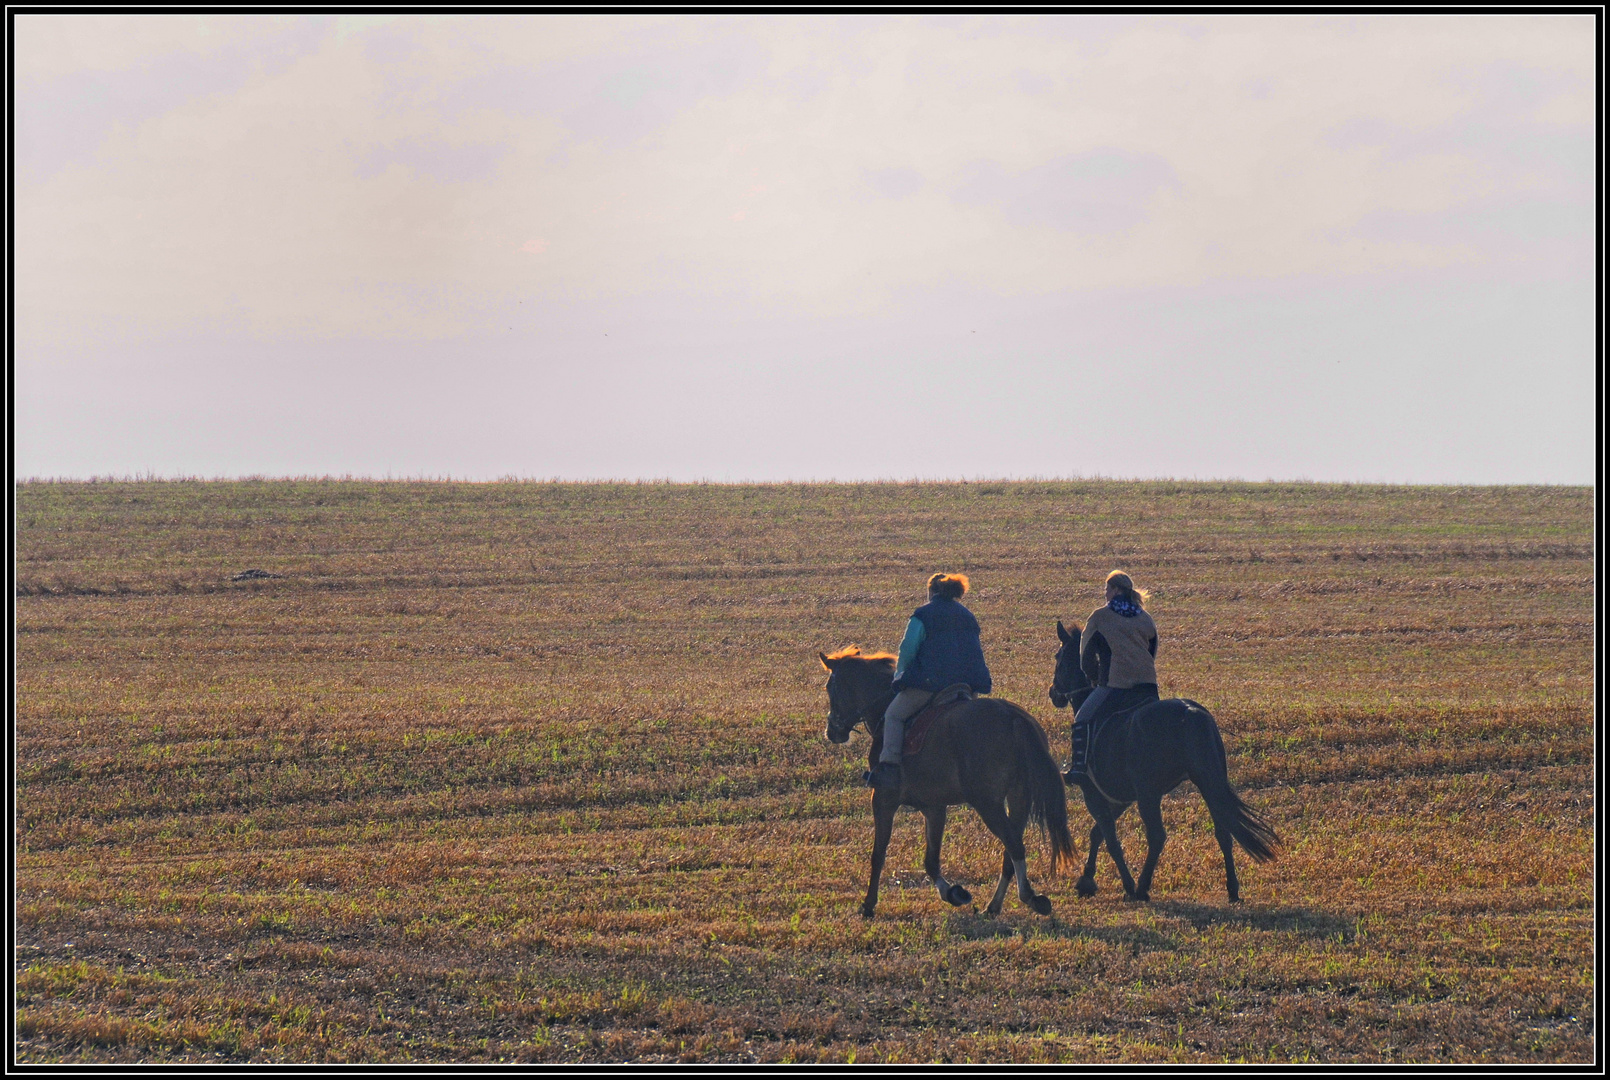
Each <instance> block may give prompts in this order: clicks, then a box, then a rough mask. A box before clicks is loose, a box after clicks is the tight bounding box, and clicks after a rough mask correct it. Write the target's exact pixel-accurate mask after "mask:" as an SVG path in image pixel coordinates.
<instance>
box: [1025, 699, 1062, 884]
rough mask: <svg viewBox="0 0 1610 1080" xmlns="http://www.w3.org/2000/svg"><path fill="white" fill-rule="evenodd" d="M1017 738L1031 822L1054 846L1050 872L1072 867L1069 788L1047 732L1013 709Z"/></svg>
mask: <svg viewBox="0 0 1610 1080" xmlns="http://www.w3.org/2000/svg"><path fill="white" fill-rule="evenodd" d="M1012 710H1013V714H1014V715H1013V718H1012V719H1013V724H1012V727H1013V731H1014V734H1015V735H1016V738H1017V764H1018V770H1019V773H1020V775H1022V776H1023V778H1024V782H1025V785H1026V786H1027V788H1028V792H1029V823H1030V824H1033V825H1038V826H1039V827H1040V832H1041V834H1042V835H1043V836H1044V837H1045V838H1046V840H1047V842H1049V843H1050V845H1051V873H1052V875H1053V876H1054V875H1055V874H1056V872H1057V869H1058V868H1059V867H1062V866H1069V867H1071V866H1073V865H1074V864H1075V863H1076V861H1077V859H1076V857H1075V855H1074V851H1073V836H1072V834H1071V833H1069V832H1068V789H1067V786H1066V785H1065V784H1063V782H1062V773H1061V772H1059V771H1058V770H1057V762H1056V759H1055V758H1053V757H1052V756H1051V745H1050V743H1048V742H1047V741H1046V738H1045V729H1044V728H1042V727H1041V726H1040V722H1039V721H1038V720H1036V719H1035V718H1034V717H1033V716H1032V715H1031V714H1030V713H1029V712H1028V711H1027V710H1025V709H1022V708H1019V707H1018V706H1016V705H1013V706H1012Z"/></svg>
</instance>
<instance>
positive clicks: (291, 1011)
mask: <svg viewBox="0 0 1610 1080" xmlns="http://www.w3.org/2000/svg"><path fill="white" fill-rule="evenodd" d="M15 497H16V545H17V554H16V601H15V603H16V607H15V612H16V615H15V619H16V637H15V642H16V646H15V648H16V662H17V674H16V726H15V790H16V833H15V837H16V841H15V842H16V859H15V882H16V905H17V906H16V927H17V945H16V953H15V965H16V968H15V970H16V991H17V998H16V1000H17V1012H16V1041H15V1050H14V1053H15V1058H16V1060H17V1061H19V1062H46V1061H102V1062H107V1061H166V1060H172V1061H192V1062H201V1061H219V1060H230V1061H263V1062H275V1061H342V1060H357V1061H384V1060H395V1061H499V1060H503V1061H608V1060H626V1059H629V1060H639V1061H651V1060H660V1061H665V1060H712V1061H816V1060H821V1061H839V1062H843V1061H854V1062H874V1061H896V1060H897V1061H1025V1062H1037V1061H1161V1062H1183V1061H1224V1060H1248V1061H1269V1060H1273V1061H1427V1062H1449V1061H1480V1062H1488V1061H1511V1062H1587V1061H1591V1060H1592V1059H1593V1056H1594V1046H1595V1023H1596V1016H1595V1014H1594V1011H1593V1008H1594V1006H1593V1002H1594V1000H1595V996H1596V995H1595V990H1596V988H1595V985H1594V975H1593V972H1594V968H1595V961H1596V956H1595V940H1594V939H1595V925H1594V914H1593V902H1594V879H1593V865H1594V844H1595V835H1594V826H1593V822H1594V810H1595V807H1594V799H1595V793H1596V786H1595V779H1594V751H1595V731H1594V710H1593V685H1594V682H1593V680H1594V651H1593V642H1594V637H1593V633H1594V627H1593V620H1594V590H1595V581H1594V557H1593V553H1594V542H1595V541H1594V534H1593V526H1592V520H1593V492H1592V491H1591V490H1589V489H1585V488H1558V487H1551V488H1432V487H1425V488H1395V487H1362V486H1359V487H1354V486H1335V485H1285V484H1274V483H1270V484H1186V483H1161V482H1155V483H1116V482H1058V483H1032V482H1025V483H997V484H981V483H971V484H920V485H919V484H881V485H854V484H849V485H815V486H803V485H801V486H790V485H777V486H752V487H746V486H716V485H708V486H706V485H692V486H685V485H668V484H642V485H635V484H626V485H563V484H543V483H516V482H509V483H498V484H450V483H412V482H409V483H401V482H398V483H369V482H313V481H306V482H304V481H262V482H257V481H242V482H228V483H224V482H212V483H201V482H195V483H191V482H143V483H84V484H67V483H60V484H58V483H25V484H20V485H18V486H17V487H16V489H15ZM250 568H259V569H262V570H265V571H269V572H271V573H274V574H278V575H281V576H279V577H275V578H263V579H257V580H244V581H239V582H235V581H232V580H231V577H232V576H233V575H235V574H236V573H238V572H240V571H243V570H246V569H250ZM1114 568H1123V569H1126V570H1128V571H1129V572H1130V573H1131V574H1132V575H1133V576H1134V578H1135V579H1136V581H1137V583H1138V584H1140V585H1142V586H1146V587H1149V588H1151V589H1152V590H1153V592H1154V597H1153V600H1152V602H1151V605H1150V607H1151V610H1152V611H1153V613H1154V616H1155V618H1156V620H1157V623H1158V626H1159V631H1160V636H1161V648H1160V650H1159V669H1160V675H1161V680H1162V691H1163V694H1164V696H1170V695H1173V694H1179V695H1188V696H1190V697H1193V698H1196V699H1197V700H1199V701H1201V702H1203V703H1204V704H1205V705H1207V706H1208V708H1210V709H1211V710H1212V711H1213V712H1214V714H1215V715H1216V716H1217V717H1218V719H1219V722H1220V724H1221V726H1222V728H1223V730H1224V732H1225V742H1226V744H1227V747H1228V750H1229V755H1230V776H1231V780H1232V781H1233V782H1234V783H1235V784H1236V785H1237V786H1238V788H1239V789H1240V790H1241V792H1242V794H1243V795H1244V796H1245V797H1246V798H1247V800H1248V801H1249V802H1250V803H1252V805H1253V806H1254V807H1256V808H1257V809H1258V810H1260V811H1261V812H1263V813H1264V814H1266V815H1267V816H1268V817H1269V819H1270V820H1271V821H1272V822H1273V823H1274V824H1275V826H1276V827H1277V828H1278V830H1279V831H1280V833H1281V835H1282V837H1283V839H1284V841H1285V848H1284V851H1283V853H1282V856H1281V858H1280V859H1279V860H1278V861H1276V862H1273V863H1270V864H1265V865H1255V864H1253V863H1252V862H1251V861H1250V860H1248V859H1245V858H1243V859H1241V860H1240V862H1239V865H1240V867H1241V869H1242V893H1243V896H1244V898H1245V900H1246V902H1245V903H1244V904H1242V905H1239V906H1237V907H1231V906H1230V905H1228V904H1227V903H1226V902H1225V896H1224V889H1223V876H1222V873H1223V871H1222V864H1221V862H1220V860H1219V855H1218V849H1217V846H1216V845H1215V844H1214V842H1213V838H1212V835H1211V832H1210V831H1209V828H1208V825H1207V815H1206V811H1205V808H1204V807H1203V805H1202V802H1201V800H1200V798H1199V797H1198V796H1197V795H1196V794H1195V792H1194V790H1192V789H1190V787H1189V785H1186V786H1185V787H1183V788H1182V789H1180V790H1179V791H1177V792H1175V793H1174V795H1173V796H1172V797H1171V798H1170V799H1169V800H1168V801H1167V802H1166V803H1165V806H1164V812H1165V817H1166V819H1167V821H1168V823H1169V826H1170V830H1171V836H1170V840H1169V844H1168V847H1167V850H1166V852H1165V853H1164V855H1163V859H1162V863H1161V865H1160V867H1159V869H1158V874H1157V879H1156V882H1155V883H1154V886H1153V890H1152V896H1153V901H1152V903H1150V904H1145V905H1137V904H1132V903H1126V902H1125V901H1124V900H1123V898H1122V894H1121V892H1120V890H1119V888H1118V883H1117V877H1116V874H1115V872H1114V871H1113V868H1112V864H1111V862H1110V861H1109V860H1107V859H1106V857H1105V856H1103V860H1102V863H1101V868H1100V871H1099V873H1098V880H1099V882H1100V884H1101V891H1100V893H1098V895H1097V896H1096V897H1094V898H1093V899H1090V900H1080V899H1079V898H1078V897H1076V896H1075V895H1074V892H1073V887H1072V877H1071V876H1070V875H1066V874H1064V875H1062V876H1060V877H1057V878H1049V877H1048V876H1047V866H1046V856H1045V851H1044V848H1043V846H1042V845H1041V844H1040V842H1039V841H1038V839H1037V838H1036V839H1035V841H1034V843H1033V845H1032V846H1031V855H1030V858H1029V869H1030V873H1031V874H1032V875H1034V876H1035V880H1036V884H1037V885H1039V886H1040V887H1041V888H1042V889H1044V890H1046V891H1047V892H1048V893H1049V895H1050V896H1051V898H1052V900H1053V901H1054V902H1055V904H1056V910H1055V913H1054V916H1053V917H1051V918H1049V919H1047V918H1042V917H1039V916H1036V915H1034V914H1032V913H1031V912H1029V911H1027V910H1026V909H1025V908H1024V907H1023V906H1022V905H1020V904H1019V903H1018V901H1017V898H1016V896H1015V893H1014V894H1013V895H1011V896H1009V898H1008V900H1007V907H1006V910H1005V912H1004V913H1003V915H1002V917H1001V918H999V919H993V920H992V919H989V918H987V917H986V916H985V915H983V914H981V913H975V912H973V911H972V910H969V909H950V908H947V907H945V906H944V905H942V904H941V903H940V902H939V900H938V898H937V897H936V896H935V894H934V892H933V890H932V889H931V888H930V887H929V885H928V883H927V881H926V878H925V877H924V876H923V874H922V871H921V862H922V840H921V836H922V829H921V820H922V819H921V818H920V817H919V816H918V815H916V814H914V813H911V812H909V811H906V812H902V814H901V816H900V817H899V819H898V820H897V822H896V829H895V839H894V844H893V845H892V848H891V858H890V864H889V869H888V871H887V872H886V874H885V878H884V881H885V889H884V894H883V899H882V903H881V905H880V907H879V910H878V914H877V917H876V918H875V919H874V920H872V921H871V922H864V921H863V920H862V919H861V918H860V917H859V916H858V915H857V913H856V912H857V906H858V903H859V900H860V897H861V893H862V891H863V890H864V888H865V875H866V860H867V853H868V849H869V847H870V843H871V820H870V813H869V809H868V802H869V799H868V795H867V792H866V791H865V789H864V788H862V787H861V786H860V783H859V779H860V774H861V770H862V769H863V768H864V765H865V760H864V759H865V751H866V738H865V736H864V735H862V734H860V733H857V735H856V736H855V737H854V738H852V740H851V742H850V743H849V744H848V745H847V746H833V745H830V744H828V743H827V742H826V741H824V739H823V722H824V718H825V714H826V709H827V701H826V695H825V693H824V692H823V683H824V681H825V673H824V672H823V671H822V670H821V667H820V666H819V664H818V662H817V659H816V653H817V651H818V650H819V649H821V650H827V649H832V648H835V647H838V646H842V645H846V644H849V643H851V642H856V643H859V644H861V645H863V646H865V647H879V648H892V647H893V646H894V645H895V644H896V643H897V639H898V635H899V633H900V631H901V629H902V627H903V626H904V623H905V619H906V616H907V615H908V614H909V612H910V611H911V609H912V608H914V607H915V606H917V605H918V604H919V603H921V602H922V600H923V595H922V593H923V581H924V579H925V578H926V576H927V575H928V574H929V573H930V572H933V571H936V570H946V571H962V572H965V573H967V574H969V575H970V576H971V578H972V580H973V584H974V590H973V592H972V593H971V594H969V598H968V603H969V606H970V607H971V608H972V609H973V611H974V612H975V613H976V614H977V615H978V617H979V620H980V622H981V623H982V625H983V627H984V644H985V649H986V653H987V655H988V656H989V659H990V663H991V666H992V668H993V669H994V673H995V683H996V694H997V695H999V696H1004V697H1007V698H1010V699H1011V700H1014V701H1017V702H1019V703H1020V704H1023V705H1025V706H1026V707H1028V708H1029V709H1030V711H1032V712H1033V713H1034V714H1035V715H1036V716H1037V717H1038V718H1039V719H1040V720H1041V722H1042V723H1044V724H1045V725H1046V727H1047V730H1048V732H1049V733H1050V735H1051V739H1052V746H1053V749H1054V750H1055V751H1056V752H1057V753H1058V754H1059V755H1060V756H1062V757H1065V756H1066V752H1067V738H1068V717H1067V714H1066V713H1065V712H1063V713H1058V712H1057V711H1055V710H1053V709H1052V708H1051V705H1050V703H1049V701H1048V700H1047V699H1046V687H1047V685H1048V684H1049V681H1050V677H1051V667H1052V655H1053V654H1054V652H1055V649H1056V644H1057V642H1056V634H1055V629H1054V623H1055V620H1056V619H1057V618H1062V619H1064V620H1074V621H1078V622H1079V623H1081V624H1082V623H1083V621H1084V619H1085V617H1086V616H1087V615H1088V614H1089V612H1090V611H1091V609H1093V608H1094V607H1096V606H1097V604H1098V603H1099V600H1100V582H1101V578H1102V577H1103V576H1104V575H1105V574H1106V572H1107V571H1109V570H1111V569H1114ZM1070 818H1071V820H1072V822H1073V828H1074V833H1075V836H1076V837H1078V838H1080V840H1081V843H1082V837H1083V833H1084V832H1085V830H1086V829H1087V828H1088V818H1087V817H1086V815H1085V812H1084V810H1083V808H1082V806H1080V805H1078V803H1077V801H1076V802H1075V803H1074V804H1073V805H1072V806H1071V807H1070ZM951 822H952V824H951V829H950V833H949V836H948V839H947V842H946V848H945V860H944V863H945V868H946V873H947V875H948V876H950V877H951V878H952V880H958V881H961V882H963V883H966V884H967V885H969V887H972V888H973V891H974V893H975V895H977V894H978V893H980V892H984V891H986V890H987V886H988V883H989V882H991V881H993V879H994V876H995V873H996V871H997V869H998V868H999V859H1000V855H999V847H998V845H996V844H995V842H994V841H993V840H992V839H991V838H990V837H989V836H988V835H987V834H986V833H985V831H984V829H983V827H982V825H981V824H980V823H979V821H978V819H977V817H976V815H974V814H973V813H972V812H971V811H970V810H966V809H960V810H957V811H955V812H953V814H952V818H951ZM1122 824H1123V828H1124V836H1125V837H1126V847H1127V850H1128V851H1129V853H1130V855H1131V857H1132V859H1133V860H1134V861H1135V863H1136V865H1137V866H1138V863H1139V860H1140V858H1141V856H1142V855H1143V853H1144V850H1145V845H1144V838H1143V836H1142V835H1141V833H1140V831H1139V826H1138V822H1137V819H1136V818H1135V816H1134V814H1133V812H1131V813H1130V814H1129V815H1128V816H1127V817H1126V818H1125V819H1124V820H1123V823H1122ZM980 906H982V901H980Z"/></svg>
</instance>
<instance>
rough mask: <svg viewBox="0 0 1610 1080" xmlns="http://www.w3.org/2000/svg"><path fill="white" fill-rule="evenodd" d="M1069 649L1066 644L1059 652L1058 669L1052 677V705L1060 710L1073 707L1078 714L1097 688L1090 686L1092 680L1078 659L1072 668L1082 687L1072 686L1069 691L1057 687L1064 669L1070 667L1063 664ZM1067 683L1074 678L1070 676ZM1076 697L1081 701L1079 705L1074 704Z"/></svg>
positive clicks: (1075, 659)
mask: <svg viewBox="0 0 1610 1080" xmlns="http://www.w3.org/2000/svg"><path fill="white" fill-rule="evenodd" d="M1067 649H1068V646H1067V644H1066V643H1064V644H1063V645H1062V647H1061V648H1059V649H1058V650H1057V669H1056V671H1055V673H1053V674H1052V676H1051V705H1052V706H1053V707H1054V708H1058V709H1060V708H1062V707H1064V706H1066V705H1073V709H1074V711H1075V712H1077V711H1078V709H1079V706H1080V705H1083V704H1084V699H1085V698H1087V697H1089V696H1090V692H1091V691H1092V690H1094V689H1095V687H1094V686H1092V685H1090V680H1089V679H1088V678H1086V677H1085V673H1084V670H1083V669H1082V668H1080V667H1078V658H1077V657H1075V658H1074V661H1073V663H1072V665H1071V666H1072V668H1073V671H1074V673H1075V674H1077V675H1078V681H1079V683H1080V684H1081V685H1078V686H1071V687H1068V688H1067V689H1062V688H1060V687H1058V686H1057V683H1058V682H1059V681H1060V680H1062V678H1063V671H1064V668H1065V667H1067V666H1070V665H1065V664H1064V662H1063V657H1064V655H1065V654H1066V652H1067ZM1067 681H1070V682H1071V681H1073V676H1071V675H1070V676H1069V677H1068V680H1067ZM1076 697H1077V698H1078V699H1079V700H1078V704H1073V699H1074V698H1076Z"/></svg>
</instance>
